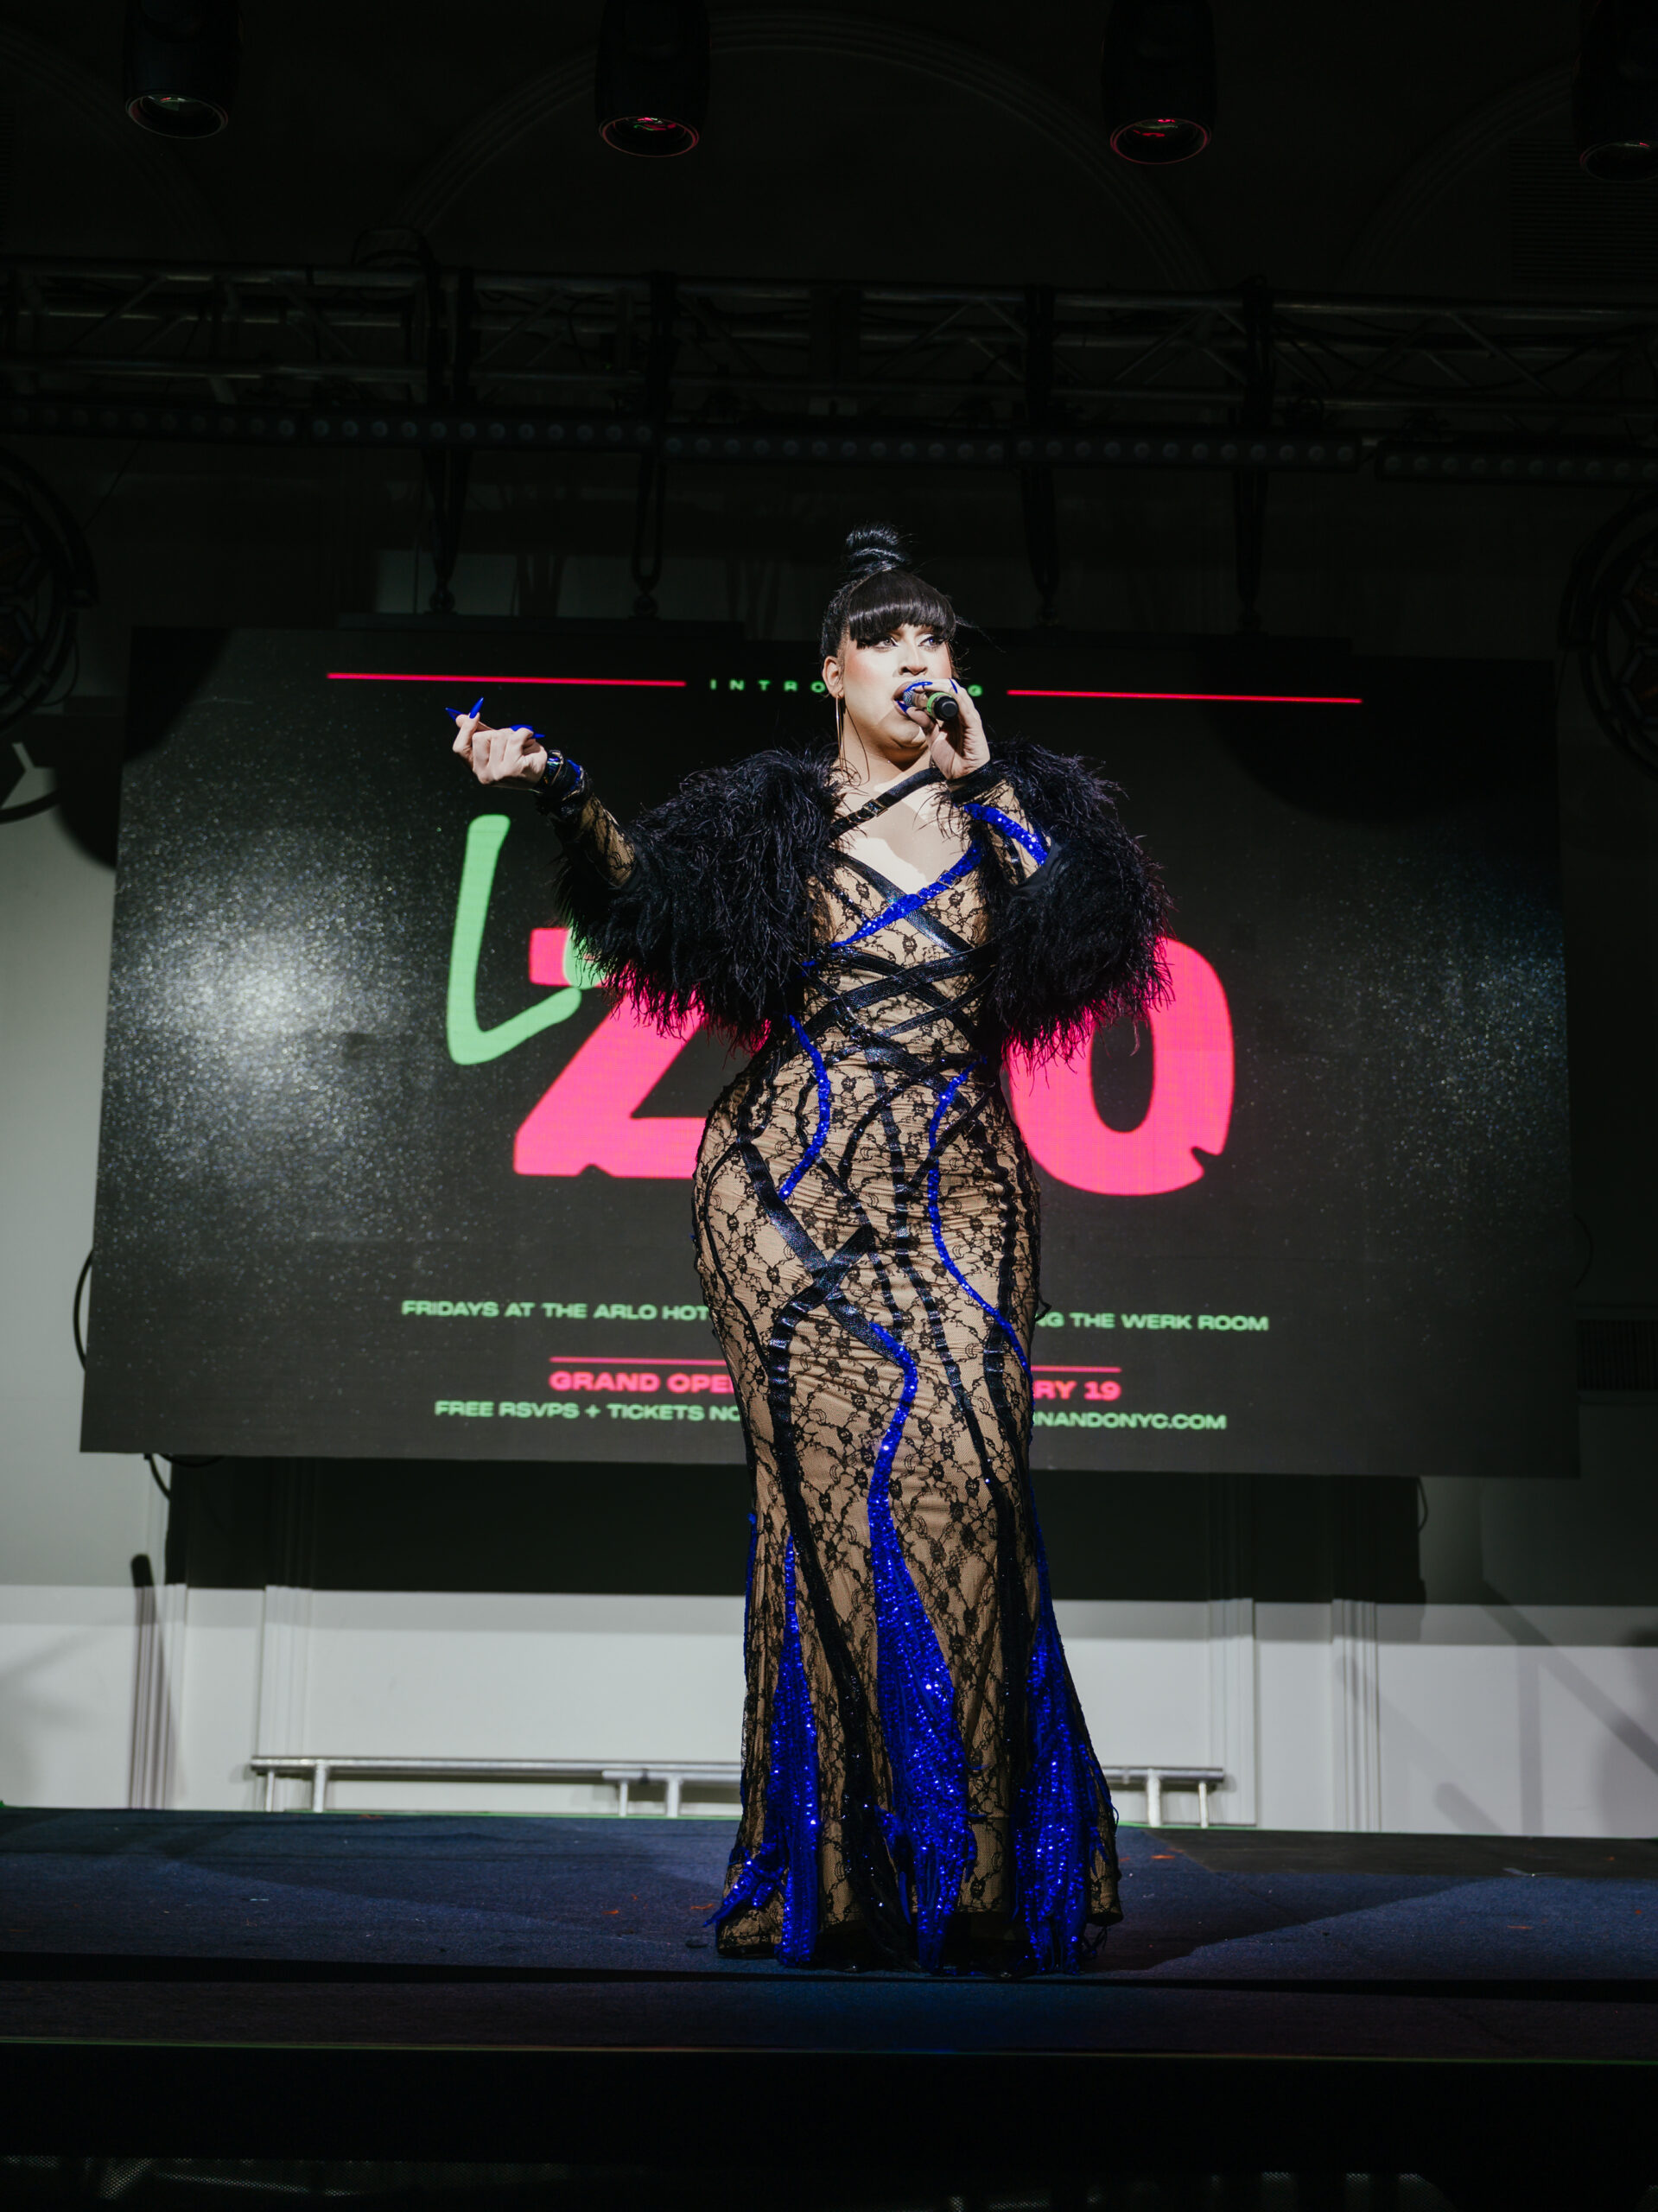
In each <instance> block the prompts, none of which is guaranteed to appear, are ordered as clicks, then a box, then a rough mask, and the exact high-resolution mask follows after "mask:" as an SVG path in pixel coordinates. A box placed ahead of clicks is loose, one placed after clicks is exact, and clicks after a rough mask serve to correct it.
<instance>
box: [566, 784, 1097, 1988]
mask: <svg viewBox="0 0 1658 2212" xmlns="http://www.w3.org/2000/svg"><path fill="white" fill-rule="evenodd" d="M937 780H938V777H937V771H936V770H933V769H931V768H928V769H924V770H923V771H921V772H919V773H918V775H915V776H912V777H909V778H906V779H904V780H903V781H902V782H900V783H898V784H895V785H892V786H889V787H888V788H887V789H886V791H883V792H882V793H881V794H880V796H879V797H878V798H874V799H872V800H870V801H869V802H868V803H867V804H865V805H863V806H861V807H859V806H852V807H850V808H849V809H847V810H843V812H842V816H841V817H840V818H839V820H838V822H837V825H836V838H837V841H838V840H840V839H842V838H843V837H844V835H845V832H846V831H847V830H848V829H853V828H854V827H856V826H857V825H860V824H862V823H866V822H868V821H870V820H873V818H874V817H877V816H879V815H880V813H881V812H882V811H883V810H885V809H886V807H888V806H890V805H892V804H893V803H894V802H895V801H896V800H898V799H899V798H901V797H903V796H905V794H907V793H909V792H911V791H914V790H915V789H916V788H917V786H918V785H922V784H924V783H926V782H929V781H935V782H936V781H937ZM598 811H599V810H597V809H596V808H589V809H588V814H587V827H588V836H589V837H591V836H592V835H593V833H594V829H595V827H597V828H598V829H599V830H600V835H601V836H603V837H604V838H606V839H607V840H608V841H609V849H608V857H607V866H608V867H609V868H610V869H611V870H612V871H614V870H615V869H616V868H619V867H622V866H625V865H626V856H627V849H626V845H625V844H624V843H623V842H622V841H621V839H620V834H619V832H616V831H615V830H614V827H613V824H610V823H608V818H607V817H605V818H604V820H603V822H602V823H595V817H596V816H597V814H598ZM969 811H970V812H971V813H972V814H973V815H974V816H975V818H976V819H977V820H978V821H979V822H981V823H982V824H984V825H985V827H986V829H988V833H989V841H990V842H994V861H995V862H996V864H999V865H1001V867H1003V868H1004V869H1006V870H1007V872H1008V873H1009V874H1013V875H1019V874H1028V873H1029V872H1030V871H1031V870H1032V869H1034V868H1038V867H1039V866H1040V865H1041V863H1042V862H1043V861H1044V859H1045V842H1044V840H1043V838H1042V836H1040V834H1039V832H1038V831H1037V830H1035V829H1033V828H1032V824H1031V823H1030V822H1029V820H1028V819H1027V818H1026V817H1025V816H1024V814H1023V813H1022V812H1021V810H1020V806H1019V803H1018V801H1017V799H1016V798H1014V797H1013V793H1012V791H1011V789H1010V788H1009V787H1008V786H1007V785H1006V784H997V785H994V789H993V791H991V793H990V796H989V799H988V802H987V803H985V804H978V805H975V806H974V807H972V808H971V809H969ZM990 859H991V855H990V854H989V853H988V851H987V850H986V841H985V840H983V839H981V841H980V842H979V845H978V849H975V848H973V847H969V849H966V850H965V851H963V853H962V856H961V858H960V859H959V860H957V861H955V862H954V863H953V864H951V865H950V866H949V867H947V868H946V869H945V870H944V872H943V874H941V875H940V876H939V877H938V878H937V880H936V881H934V882H932V883H931V884H930V885H928V886H927V887H925V888H924V889H921V890H916V891H908V892H903V891H900V890H899V889H898V888H897V887H895V886H894V885H893V884H892V883H891V882H889V881H887V880H886V879H885V878H884V877H883V876H882V875H880V874H879V873H878V872H877V871H876V869H875V868H873V867H872V866H870V865H869V864H868V863H867V861H866V860H864V859H862V858H860V857H854V856H852V855H848V854H847V853H846V852H845V851H844V849H840V850H839V851H838V857H837V861H836V864H835V866H834V867H833V868H831V869H830V870H829V873H828V874H827V877H826V879H825V880H823V881H821V882H820V884H819V886H818V893H819V899H818V912H817V916H816V930H815V937H816V949H815V951H814V953H813V956H812V957H810V960H808V961H805V962H803V963H801V966H802V969H803V973H802V974H801V976H800V977H799V978H798V982H797V990H796V992H795V995H794V1010H793V1012H792V1013H791V1015H790V1017H789V1019H788V1020H787V1022H786V1024H785V1023H782V1022H779V1023H778V1024H777V1025H776V1026H775V1027H774V1028H773V1031H772V1035H771V1037H770V1038H769V1039H768V1040H767V1042H766V1043H765V1046H764V1047H763V1048H762V1049H761V1050H760V1051H759V1053H758V1054H757V1055H756V1057H755V1058H753V1060H752V1061H751V1062H750V1064H749V1065H747V1066H746V1068H745V1069H744V1071H742V1073H741V1074H740V1075H739V1076H738V1077H737V1078H736V1080H735V1081H734V1083H733V1084H731V1085H730V1086H729V1088H728V1089H727V1090H726V1092H725V1093H724V1095H723V1096H722V1097H721V1099H720V1101H719V1103H718V1104H717V1105H716V1106H715V1109H714V1111H713V1113H712V1115H711V1116H710V1117H709V1120H708V1128H707V1132H706V1135H705V1136H704V1139H703V1142H702V1150H701V1154H700V1156H699V1159H698V1163H697V1168H696V1182H695V1186H694V1205H695V1223H696V1254H697V1263H698V1268H699V1270H700V1273H701V1275H702V1282H703V1285H704V1287H705V1289H706V1293H707V1298H708V1309H709V1313H710V1315H711V1317H712V1319H713V1322H714V1325H715V1330H716V1331H717V1333H718V1336H719V1339H720V1342H721V1346H722V1348H723V1350H724V1351H725V1355H726V1357H727V1362H728V1363H729V1365H730V1368H731V1372H732V1376H733V1378H734V1385H735V1389H736V1393H737V1398H738V1402H739V1404H740V1408H741V1409H742V1414H743V1419H744V1425H745V1431H746V1441H747V1446H748V1451H749V1454H750V1458H751V1461H752V1464H753V1472H754V1480H755V1503H754V1526H753V1550H752V1555H751V1560H750V1566H749V1577H748V1605H747V1619H746V1669H747V1697H746V1713H745V1720H744V1746H743V1766H744V1777H745V1781H744V1795H743V1811H742V1818H741V1822H740V1827H739V1831H738V1836H737V1842H736V1846H735V1848H734V1853H733V1855H732V1860H731V1866H730V1872H729V1874H728V1877H727V1889H726V1895H725V1897H724V1901H723V1904H722V1905H721V1910H720V1912H719V1914H718V1916H717V1926H718V1943H719V1948H720V1949H721V1951H722V1952H724V1953H726V1954H727V1955H745V1956H746V1955H772V1954H775V1955H776V1956H777V1957H778V1958H779V1959H780V1960H782V1961H785V1963H790V1964H796V1965H805V1964H813V1963H823V1962H829V1961H841V1960H853V1961H855V1960H858V1959H859V1958H863V1959H867V1961H871V1962H874V1961H887V1962H893V1963H911V1964H919V1965H921V1966H923V1967H928V1968H931V1969H935V1970H936V1969H938V1968H941V1967H950V1966H962V1965H974V1964H981V1963H988V1964H990V1965H993V1966H994V1965H996V1964H998V1963H999V1964H1001V1966H1003V1967H1006V1968H1007V1970H1011V1971H1015V1972H1017V1971H1020V1970H1024V1969H1027V1968H1029V1967H1075V1966H1076V1965H1077V1963H1078V1962H1079V1961H1080V1959H1081V1958H1082V1957H1083V1956H1084V1955H1086V1954H1087V1952H1088V1950H1089V1948H1090V1947H1091V1942H1093V1941H1094V1940H1096V1934H1095V1933H1094V1931H1097V1930H1098V1929H1100V1928H1102V1926H1103V1925H1105V1924H1106V1923H1109V1922H1111V1921H1113V1920H1115V1919H1116V1918H1117V1917H1118V1909H1117V1902H1116V1874H1117V1870H1116V1859H1115V1848H1114V1844H1113V1831H1114V1827H1115V1815H1114V1813H1113V1809H1112V1806H1111V1801H1110V1797H1109V1793H1108V1791H1107V1789H1106V1786H1105V1783H1104V1781H1103V1779H1102V1776H1101V1773H1100V1770H1099V1767H1098V1764H1097V1763H1096V1759H1095V1757H1094V1753H1093V1751H1092V1749H1091V1748H1090V1745H1089V1738H1088V1733H1087V1730H1086V1727H1085V1725H1084V1723H1083V1718H1082V1715H1081V1713H1080V1711H1079V1709H1078V1706H1077V1698H1076V1694H1075V1692H1074V1690H1073V1688H1072V1686H1071V1683H1070V1676H1069V1674H1068V1671H1067V1669H1066V1666H1065V1662H1064V1655H1063V1652H1062V1650H1061V1648H1060V1643H1059V1637H1058V1631H1057V1630H1056V1627H1055V1624H1054V1616H1053V1609H1052V1605H1051V1600H1050V1598H1049V1593H1048V1587H1047V1574H1046V1568H1045V1563H1044V1558H1043V1551H1042V1543H1041V1538H1040V1535H1039V1531H1038V1528H1037V1523H1036V1516H1035V1512H1034V1510H1033V1506H1032V1497H1031V1489H1030V1483H1029V1478H1028V1457H1027V1455H1028V1444H1029V1435H1030V1401H1031V1382H1030V1370H1029V1351H1030V1344H1031V1332H1032V1325H1033V1323H1034V1319H1035V1309H1036V1300H1037V1242H1038V1202H1037V1190H1036V1183H1035V1178H1034V1175H1033V1173H1032V1165H1031V1160H1030V1156H1029V1154H1028V1153H1027V1151H1026V1147H1025V1144H1024V1141H1023V1140H1022V1139H1021V1137H1020V1133H1019V1130H1018V1128H1017V1127H1016V1126H1015V1124H1014V1122H1013V1118H1012V1116H1011V1115H1010V1113H1009V1111H1008V1109H1007V1104H1006V1102H1005V1100H1004V1097H1003V1095H1002V1090H1001V1083H1000V1070H999V1059H1000V1054H999V1052H998V1050H997V1049H996V1044H995V1039H994V1037H993V1036H991V1035H990V1034H988V1032H987V1027H986V1021H985V1004H984V1002H985V996H986V981H987V976H988V971H989V967H990V963H991V962H992V960H993V958H994V948H993V947H992V946H991V944H989V943H988V928H987V906H986V901H985V897H984V893H983V886H982V881H981V870H982V869H983V868H984V867H985V866H987V865H988V864H990Z"/></svg>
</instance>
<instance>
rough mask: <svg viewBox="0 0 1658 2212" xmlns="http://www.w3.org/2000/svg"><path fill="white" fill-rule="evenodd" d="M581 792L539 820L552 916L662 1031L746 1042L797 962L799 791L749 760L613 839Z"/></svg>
mask: <svg viewBox="0 0 1658 2212" xmlns="http://www.w3.org/2000/svg"><path fill="white" fill-rule="evenodd" d="M585 781H586V779H585V778H584V779H583V781H582V790H581V792H580V793H573V794H572V795H571V798H570V799H569V800H567V801H565V802H564V803H563V804H562V806H559V807H556V808H554V809H550V810H549V811H550V812H551V814H552V819H553V826H554V829H556V832H557V835H558V838H559V842H560V845H561V847H562V867H561V868H560V871H559V880H558V899H559V904H560V906H561V907H562V911H563V912H564V914H565V915H566V917H567V918H568V919H569V923H570V925H571V927H572V928H573V929H574V930H575V934H576V936H577V938H579V939H580V941H581V949H582V951H583V953H584V955H585V956H586V957H588V959H589V960H591V961H592V962H593V963H594V965H595V966H596V967H597V968H599V969H601V970H602V971H603V973H604V976H605V979H606V981H607V982H608V983H611V984H613V985H614V986H615V987H616V988H618V989H619V990H622V991H624V992H626V995H628V996H629V997H630V998H631V999H632V1001H634V1003H635V1004H636V1005H637V1006H638V1007H640V1008H641V1010H642V1011H643V1012H644V1013H645V1014H647V1015H648V1016H649V1017H650V1018H651V1020H654V1021H657V1022H658V1023H660V1024H661V1025H662V1026H663V1027H664V1028H666V1027H681V1026H683V1025H684V1024H686V1023H688V1022H691V1021H696V1020H704V1019H706V1020H710V1021H712V1022H714V1023H715V1025H716V1026H717V1027H720V1028H721V1029H724V1030H726V1031H727V1033H729V1034H730V1035H731V1036H733V1037H734V1038H737V1039H740V1040H742V1041H744V1042H753V1041H757V1040H758V1039H759V1038H761V1037H762V1036H764V1034H765V1031H766V1030H767V1028H768V1027H770V1026H771V1024H772V1022H774V1021H776V1020H779V1019H780V1018H781V1017H782V1016H783V1015H784V1014H785V1013H786V1012H787V993H788V988H789V983H790V979H791V977H792V976H794V975H795V974H796V973H797V970H798V968H799V965H800V963H801V962H802V961H803V960H804V959H806V958H808V957H810V950H811V946H810V925H811V901H810V888H809V884H808V875H809V872H810V866H811V862H812V860H813V857H814V856H815V855H816V850H817V849H818V848H819V847H820V846H821V844H822V842H823V820H822V817H823V803H822V801H821V800H820V799H819V798H818V797H817V796H816V790H815V786H814V784H813V781H812V779H811V778H810V776H809V775H806V774H803V773H802V772H801V769H800V765H799V764H798V763H797V762H795V761H793V760H791V759H790V758H789V757H788V756H786V755H783V754H778V753H759V754H756V755H754V756H753V757H752V758H751V759H749V760H744V761H740V762H739V763H738V764H737V765H736V766H734V767H729V768H715V769H708V770H704V771H702V772H700V773H698V774H696V775H693V776H689V777H688V778H687V779H686V780H685V782H684V783H683V785H681V786H680V788H679V790H678V791H677V792H676V793H675V794H674V796H673V797H672V798H670V799H669V800H667V801H666V802H665V803H664V804H662V805H660V806H657V807H653V808H652V809H651V810H650V811H649V812H648V813H645V814H643V815H641V816H640V817H639V818H638V821H637V822H633V823H630V824H629V825H628V826H627V828H626V829H625V830H624V829H620V828H619V827H618V825H617V823H616V822H615V821H614V819H613V817H612V816H611V815H610V814H609V813H608V812H607V810H606V809H605V808H604V807H603V806H602V805H601V804H600V802H599V801H598V799H597V798H594V796H593V795H592V793H591V792H588V791H586V790H585ZM578 799H579V804H578V803H577V801H578Z"/></svg>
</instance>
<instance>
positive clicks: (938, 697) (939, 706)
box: [900, 682, 962, 722]
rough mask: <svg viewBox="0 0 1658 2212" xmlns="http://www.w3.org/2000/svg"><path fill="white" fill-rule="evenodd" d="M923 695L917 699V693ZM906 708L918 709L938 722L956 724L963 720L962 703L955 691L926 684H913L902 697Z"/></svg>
mask: <svg viewBox="0 0 1658 2212" xmlns="http://www.w3.org/2000/svg"><path fill="white" fill-rule="evenodd" d="M917 692H919V693H920V694H921V696H920V697H919V698H917V696H916V694H917ZM900 696H902V698H903V701H904V703H905V706H906V707H908V708H912V709H916V708H918V709H920V711H921V712H922V713H923V714H924V715H931V717H932V719H933V721H936V722H956V721H960V720H961V718H962V709H961V702H959V701H958V700H957V698H956V694H955V693H954V692H953V691H950V690H945V689H943V688H942V687H941V686H938V685H937V684H928V683H924V682H922V683H912V684H910V685H909V686H908V688H907V689H906V690H905V691H904V692H903V693H902V694H901V695H900Z"/></svg>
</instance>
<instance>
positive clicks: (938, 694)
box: [899, 677, 990, 783]
mask: <svg viewBox="0 0 1658 2212" xmlns="http://www.w3.org/2000/svg"><path fill="white" fill-rule="evenodd" d="M899 705H900V706H901V707H902V709H904V712H905V714H906V715H908V716H909V717H910V719H911V720H912V721H918V722H920V723H921V725H922V727H923V728H925V729H929V730H930V731H931V737H932V744H931V748H930V749H931V757H932V765H933V766H934V767H935V768H937V771H938V772H939V774H940V775H941V776H943V778H944V779H945V780H946V782H949V783H953V782H954V781H955V780H956V778H957V777H958V776H970V775H971V774H972V773H973V772H974V771H975V769H976V768H982V767H983V766H984V765H985V763H986V762H987V761H988V760H989V758H990V747H989V745H988V742H987V741H986V738H985V734H984V724H983V723H982V722H981V721H980V719H979V710H978V709H977V708H976V707H975V705H974V703H973V701H972V699H971V698H970V697H969V695H968V693H967V692H966V691H964V690H962V687H961V685H960V684H959V683H955V682H954V681H951V680H947V681H946V682H944V683H936V682H934V681H932V680H931V679H930V678H928V677H918V678H917V680H916V681H915V683H911V684H907V685H906V686H905V689H904V690H903V691H902V692H900V694H899Z"/></svg>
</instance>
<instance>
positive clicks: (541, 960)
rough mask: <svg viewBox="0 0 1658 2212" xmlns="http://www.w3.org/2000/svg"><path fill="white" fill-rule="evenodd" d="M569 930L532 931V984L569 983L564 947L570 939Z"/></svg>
mask: <svg viewBox="0 0 1658 2212" xmlns="http://www.w3.org/2000/svg"><path fill="white" fill-rule="evenodd" d="M569 934H570V933H569V931H568V930H531V931H530V982H532V983H551V984H554V985H557V984H561V983H568V982H569V980H570V979H569V976H567V975H566V974H565V973H564V946H565V943H566V940H567V939H568V938H569Z"/></svg>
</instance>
